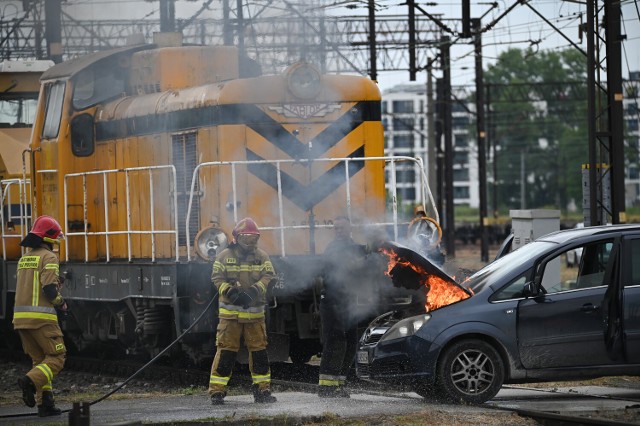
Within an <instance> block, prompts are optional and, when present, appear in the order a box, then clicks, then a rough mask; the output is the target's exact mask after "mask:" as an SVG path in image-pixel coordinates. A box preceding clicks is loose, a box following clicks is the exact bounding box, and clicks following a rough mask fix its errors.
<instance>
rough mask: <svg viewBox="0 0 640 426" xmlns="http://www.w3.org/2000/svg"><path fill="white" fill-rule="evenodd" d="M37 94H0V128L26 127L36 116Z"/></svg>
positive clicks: (31, 123)
mask: <svg viewBox="0 0 640 426" xmlns="http://www.w3.org/2000/svg"><path fill="white" fill-rule="evenodd" d="M37 103H38V93H28V94H27V93H21V94H11V95H7V94H5V93H0V127H28V126H31V125H33V121H34V119H35V116H36V105H37Z"/></svg>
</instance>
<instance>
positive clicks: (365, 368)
mask: <svg viewBox="0 0 640 426" xmlns="http://www.w3.org/2000/svg"><path fill="white" fill-rule="evenodd" d="M357 368H358V376H360V377H369V376H370V375H371V370H370V369H369V364H361V363H358V366H357Z"/></svg>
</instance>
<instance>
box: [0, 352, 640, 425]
mask: <svg viewBox="0 0 640 426" xmlns="http://www.w3.org/2000/svg"><path fill="white" fill-rule="evenodd" d="M0 358H2V359H7V358H6V354H5V353H0ZM10 359H11V360H14V361H15V360H16V357H13V358H10ZM143 365H144V364H143V363H138V362H132V361H105V360H99V359H92V358H79V357H69V358H68V360H67V365H66V366H65V371H67V372H74V373H79V374H86V375H88V376H96V377H98V376H102V377H104V376H110V377H111V378H113V385H114V386H115V385H116V384H117V382H118V379H123V380H124V379H126V378H128V377H130V376H131V375H133V374H134V373H136V372H137V371H138V370H139V369H140V368H141V367H142V366H143ZM317 374H318V367H317V366H313V365H308V364H306V365H304V366H294V365H292V364H274V365H273V366H272V376H273V380H272V382H273V385H274V387H276V389H277V391H278V392H283V391H298V392H307V393H315V392H316V391H317V387H316V380H317ZM208 379H209V371H208V369H204V368H200V369H198V368H195V367H191V368H184V367H182V368H178V367H174V366H166V365H152V366H150V367H149V368H147V369H146V370H145V371H144V372H142V373H141V374H139V375H138V376H137V379H136V382H131V385H128V389H127V391H128V392H132V391H133V392H136V389H139V387H140V386H142V387H143V388H144V386H146V385H148V384H152V386H151V387H149V388H148V389H147V390H148V391H154V392H162V391H163V389H165V390H170V389H173V390H175V388H180V387H185V386H202V387H204V386H206V383H207V382H208ZM160 384H161V385H160ZM250 385H251V377H250V374H249V372H248V369H247V368H246V366H245V367H240V368H236V369H235V371H234V375H233V377H232V383H231V386H234V387H235V386H240V387H241V388H246V389H247V390H248V388H249V386H250ZM350 386H351V387H352V388H353V391H354V393H364V394H371V395H377V396H385V397H393V398H406V399H413V400H416V399H421V398H420V397H418V396H417V395H415V394H413V393H411V392H410V391H408V390H406V389H402V388H398V387H396V388H389V387H387V388H386V389H385V390H380V387H379V386H376V385H375V384H372V383H368V382H363V381H358V380H357V379H354V380H352V381H350ZM105 388H108V386H105ZM505 388H507V389H522V387H515V386H505ZM525 389H527V390H528V391H535V392H536V393H539V394H540V395H548V397H549V399H554V398H558V397H572V398H578V399H580V400H581V401H582V400H583V401H588V400H589V399H592V398H606V399H609V400H616V401H623V402H628V403H629V404H628V405H627V408H628V409H630V410H632V411H635V413H637V414H638V415H637V416H636V417H635V419H634V420H632V421H631V422H629V421H626V420H624V421H621V420H618V419H617V418H616V417H615V415H616V414H620V413H616V412H610V413H608V412H599V413H598V416H601V417H597V418H596V417H585V414H584V413H582V414H583V415H574V414H568V413H558V412H553V411H546V410H534V409H527V408H522V407H521V405H526V404H523V403H522V402H523V399H518V400H517V402H518V404H515V402H516V400H515V399H514V400H513V401H511V400H492V401H490V402H488V403H486V404H483V405H482V407H483V408H487V409H491V410H496V411H503V412H513V413H517V414H518V415H519V416H521V417H525V418H530V419H534V420H535V421H537V422H539V423H540V424H544V425H577V424H583V425H616V426H618V425H638V424H640V392H638V397H637V398H629V397H624V398H621V397H617V396H615V395H613V394H612V395H605V396H603V395H596V394H584V393H582V394H578V393H575V392H562V391H558V390H557V389H553V390H549V389H540V388H525ZM538 399H540V398H538ZM542 399H544V398H542ZM429 402H430V401H427V403H429ZM432 402H433V403H440V402H439V401H437V400H435V399H434V400H433V401H432ZM510 405H514V406H513V407H510ZM515 405H518V406H517V407H516V406H515ZM3 417H4V416H0V419H1V418H3Z"/></svg>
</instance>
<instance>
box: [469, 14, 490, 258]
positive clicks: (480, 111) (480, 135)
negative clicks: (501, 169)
mask: <svg viewBox="0 0 640 426" xmlns="http://www.w3.org/2000/svg"><path fill="white" fill-rule="evenodd" d="M480 24H481V23H480V19H472V20H471V26H472V27H473V30H474V33H475V35H474V45H475V56H476V57H475V59H476V61H475V62H476V137H477V144H478V186H479V189H478V191H479V195H480V260H481V261H482V262H488V261H489V242H488V236H487V228H486V226H485V225H486V223H485V222H486V221H487V154H486V151H485V144H486V131H485V125H484V74H483V72H482V33H481V31H480V30H481V26H480Z"/></svg>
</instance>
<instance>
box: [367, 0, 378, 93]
mask: <svg viewBox="0 0 640 426" xmlns="http://www.w3.org/2000/svg"><path fill="white" fill-rule="evenodd" d="M375 7H376V5H375V1H374V0H369V64H371V65H370V72H369V75H370V76H371V80H374V81H375V80H377V79H378V67H377V63H376V58H377V57H378V52H377V51H376V9H375Z"/></svg>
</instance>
